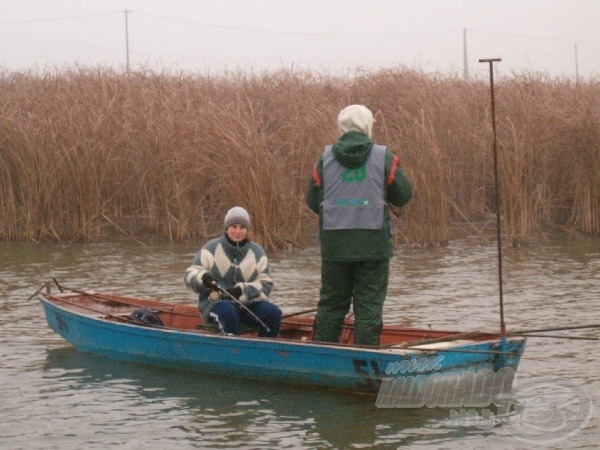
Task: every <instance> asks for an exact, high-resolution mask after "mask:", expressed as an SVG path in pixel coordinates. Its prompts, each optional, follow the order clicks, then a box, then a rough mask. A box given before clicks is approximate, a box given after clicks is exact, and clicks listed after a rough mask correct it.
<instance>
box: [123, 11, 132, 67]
mask: <svg viewBox="0 0 600 450" xmlns="http://www.w3.org/2000/svg"><path fill="white" fill-rule="evenodd" d="M123 12H124V13H125V52H126V54H127V73H129V23H128V21H127V14H128V13H130V12H131V11H130V10H128V9H126V10H125V11H123Z"/></svg>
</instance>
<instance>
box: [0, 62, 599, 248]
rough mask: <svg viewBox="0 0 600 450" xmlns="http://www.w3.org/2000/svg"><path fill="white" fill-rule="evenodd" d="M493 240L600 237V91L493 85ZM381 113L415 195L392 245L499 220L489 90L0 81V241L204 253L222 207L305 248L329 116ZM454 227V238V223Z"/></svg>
mask: <svg viewBox="0 0 600 450" xmlns="http://www.w3.org/2000/svg"><path fill="white" fill-rule="evenodd" d="M496 102H497V108H496V110H497V129H498V151H499V169H500V187H501V202H502V204H501V208H502V212H503V230H504V233H505V235H506V239H507V241H508V243H510V244H513V245H519V244H523V243H527V242H529V241H531V240H532V237H533V236H535V235H536V234H537V233H538V232H539V231H542V230H544V229H545V228H547V227H560V228H563V229H566V230H568V231H572V232H575V231H576V232H581V233H586V234H591V235H599V234H600V187H599V186H600V183H598V173H600V84H599V82H598V80H595V79H592V80H588V81H583V82H582V81H580V82H579V83H577V84H576V83H574V82H572V81H569V80H563V79H550V78H546V77H544V76H543V75H535V74H534V75H531V74H527V75H520V76H513V77H510V78H501V79H500V80H498V81H497V86H496ZM350 103H362V104H365V105H367V106H368V107H369V108H371V109H372V110H373V111H374V112H375V117H376V120H377V123H376V126H375V127H374V138H375V140H376V141H377V142H381V143H384V144H386V145H388V147H389V148H390V149H391V150H393V151H395V152H397V153H398V154H399V156H400V159H401V163H402V166H403V167H404V169H405V171H406V172H407V174H408V176H409V178H410V179H411V181H412V182H413V184H414V187H415V195H414V198H413V200H412V201H411V203H410V204H409V205H408V206H407V207H405V208H403V209H401V210H396V209H394V211H393V212H394V220H395V221H396V225H397V229H398V230H399V233H398V234H397V243H398V244H402V243H405V244H412V245H439V244H445V243H447V242H449V241H450V240H451V239H452V238H453V229H454V226H455V225H457V224H460V225H466V228H467V229H468V230H470V231H471V232H472V233H476V234H480V233H482V232H483V231H484V230H485V228H486V226H487V225H486V224H489V223H490V222H491V220H492V219H493V217H494V213H495V208H496V205H495V204H494V182H493V162H492V152H491V146H492V130H491V118H490V100H489V85H488V84H487V80H475V81H471V82H469V83H467V82H465V81H463V80H461V79H458V78H456V77H446V76H442V75H439V74H424V73H421V72H419V71H414V70H408V69H405V68H396V69H387V70H382V71H377V72H366V71H356V72H354V73H352V74H350V75H349V76H347V77H334V76H328V75H323V74H316V73H313V72H302V71H293V70H281V71H277V72H270V73H262V74H248V73H243V72H231V73H225V74H220V75H218V76H210V75H192V74H184V73H170V72H165V73H155V72H152V71H145V70H141V71H137V72H132V73H130V74H128V75H127V74H123V73H120V72H116V71H113V70H110V69H105V68H96V69H81V68H75V69H71V70H62V71H52V70H48V71H45V72H42V73H33V72H32V73H29V72H26V73H14V72H2V73H0V210H1V211H2V214H1V216H0V238H2V239H4V240H26V241H35V242H40V241H46V240H57V241H67V242H72V241H88V240H100V239H105V238H110V237H111V236H114V235H116V234H117V235H125V236H129V237H130V238H133V239H141V238H142V237H143V236H147V235H152V234H159V235H161V236H164V237H165V238H168V239H172V240H178V241H182V240H187V239H194V240H197V241H203V240H204V239H207V238H209V237H212V236H215V235H217V234H218V233H219V232H220V231H221V227H222V220H223V216H224V214H225V212H226V210H227V209H228V208H230V207H231V206H233V205H241V206H244V207H245V208H247V209H248V210H249V212H250V214H251V216H252V221H253V226H252V233H253V234H252V235H253V238H254V239H256V240H257V241H258V242H260V243H262V244H263V245H264V246H265V247H267V248H269V249H279V248H282V247H286V246H295V245H299V246H302V245H305V244H307V243H311V242H314V238H315V235H316V228H317V220H316V216H315V215H314V214H313V213H312V212H310V211H309V210H308V208H307V207H306V205H305V203H304V195H305V191H306V187H307V183H308V178H309V176H310V172H311V170H312V166H313V164H314V162H315V161H316V159H317V158H318V156H319V154H320V152H321V151H322V147H323V145H325V144H327V143H331V142H333V141H334V140H335V139H336V137H337V129H336V117H337V113H338V111H339V110H340V109H341V108H343V107H344V106H346V105H348V104H350ZM463 228H464V227H463Z"/></svg>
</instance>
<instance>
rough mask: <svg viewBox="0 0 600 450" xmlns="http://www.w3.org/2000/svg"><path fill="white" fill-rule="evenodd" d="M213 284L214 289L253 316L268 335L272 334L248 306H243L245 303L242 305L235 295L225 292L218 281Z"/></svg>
mask: <svg viewBox="0 0 600 450" xmlns="http://www.w3.org/2000/svg"><path fill="white" fill-rule="evenodd" d="M211 284H212V286H213V287H214V288H215V289H216V290H217V291H219V292H220V293H221V294H223V295H225V296H227V297H229V298H230V299H231V300H233V301H234V302H236V303H237V304H238V305H240V306H241V307H242V308H243V309H244V311H246V312H247V313H248V314H250V316H251V317H252V318H253V319H254V320H256V322H258V324H259V325H260V326H261V327H263V328H264V329H265V330H266V331H267V333H270V332H271V329H270V328H269V327H268V326H267V325H265V323H264V322H263V321H262V320H260V319H259V318H258V316H257V315H256V314H254V313H253V312H252V311H251V310H250V308H248V307H247V306H246V305H244V304H243V303H242V302H241V301H240V300H239V299H237V298H235V297H234V296H233V295H231V293H230V292H228V291H226V290H225V289H223V288H222V287H221V286H219V284H218V283H217V282H216V281H213V282H212V283H211Z"/></svg>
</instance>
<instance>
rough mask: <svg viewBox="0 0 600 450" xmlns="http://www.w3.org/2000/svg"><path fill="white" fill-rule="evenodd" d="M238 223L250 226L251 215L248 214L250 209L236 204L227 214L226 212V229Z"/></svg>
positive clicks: (224, 223) (224, 222)
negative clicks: (247, 209)
mask: <svg viewBox="0 0 600 450" xmlns="http://www.w3.org/2000/svg"><path fill="white" fill-rule="evenodd" d="M236 223H237V224H239V225H243V226H245V227H246V228H250V215H249V214H248V211H246V210H245V209H244V208H242V207H241V206H234V207H233V208H231V209H230V210H229V211H227V214H225V220H224V221H223V225H224V226H225V229H227V228H229V227H230V226H231V225H233V224H236Z"/></svg>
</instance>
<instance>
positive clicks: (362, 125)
mask: <svg viewBox="0 0 600 450" xmlns="http://www.w3.org/2000/svg"><path fill="white" fill-rule="evenodd" d="M338 126H339V128H340V134H345V133H347V132H348V131H358V132H359V133H362V134H366V135H367V136H368V137H369V138H371V135H372V132H373V113H372V112H371V110H370V109H369V108H367V107H366V106H364V105H350V106H346V107H345V108H344V109H342V110H341V111H340V113H339V114H338Z"/></svg>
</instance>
